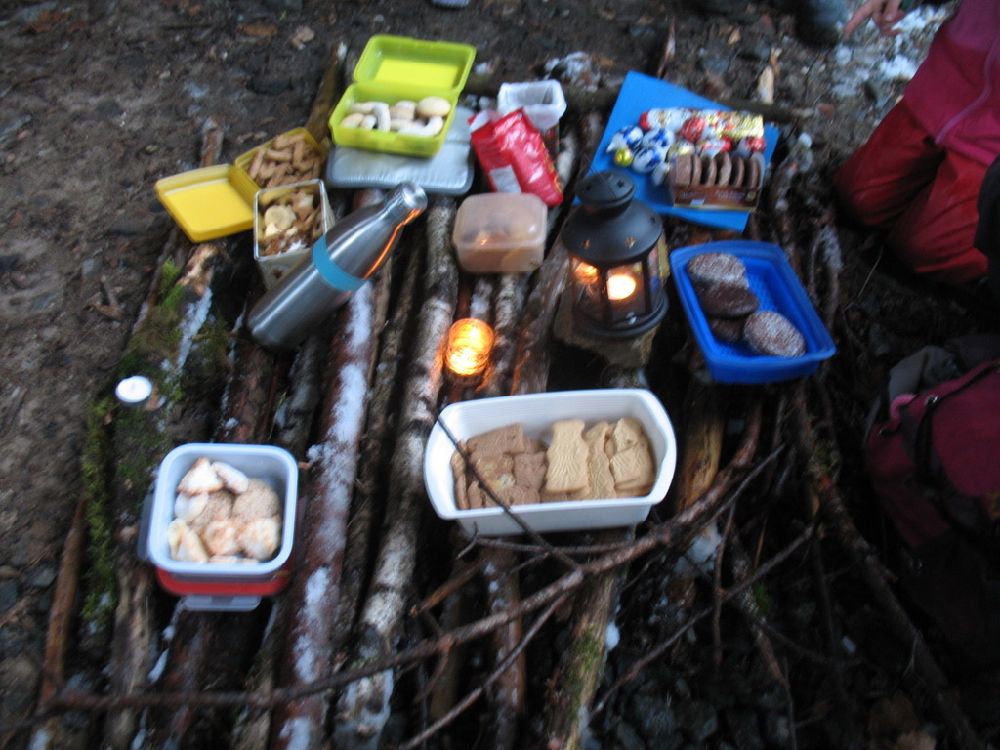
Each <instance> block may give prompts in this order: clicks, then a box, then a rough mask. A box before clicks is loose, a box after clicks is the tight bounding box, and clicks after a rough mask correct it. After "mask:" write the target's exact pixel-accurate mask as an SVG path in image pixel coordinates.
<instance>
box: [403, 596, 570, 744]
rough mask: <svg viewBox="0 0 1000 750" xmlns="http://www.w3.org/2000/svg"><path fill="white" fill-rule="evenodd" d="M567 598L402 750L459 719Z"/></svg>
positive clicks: (553, 605)
mask: <svg viewBox="0 0 1000 750" xmlns="http://www.w3.org/2000/svg"><path fill="white" fill-rule="evenodd" d="M565 599H566V595H565V594H564V595H563V596H560V597H559V598H558V599H556V600H555V601H554V602H552V603H551V604H550V605H549V606H548V607H547V608H546V609H545V611H544V612H542V613H541V614H540V615H539V616H538V617H537V618H535V621H534V622H533V623H532V624H531V627H530V628H529V629H528V632H527V633H525V634H524V637H523V638H521V641H520V643H518V644H517V647H516V648H514V649H513V650H512V651H511V652H510V653H509V654H507V656H506V657H504V659H503V660H502V661H501V662H500V663H499V664H497V666H496V669H494V670H493V671H492V672H491V673H490V676H489V677H487V678H486V680H485V681H484V682H483V684H482V685H480V686H479V687H477V688H476V689H475V690H473V691H472V692H470V693H469V694H468V695H466V696H465V697H464V698H463V699H462V700H461V701H459V702H458V703H457V704H456V705H455V706H454V708H452V709H451V711H449V712H448V713H446V714H445V715H444V716H442V717H441V718H440V719H438V720H437V721H436V722H434V723H433V724H431V726H429V727H428V728H427V729H426V730H424V731H423V732H421V733H420V734H418V735H417V736H416V737H414V738H412V739H410V740H408V741H407V742H404V743H403V744H402V745H400V750H412V748H414V747H416V746H417V745H419V744H420V743H421V742H425V741H426V740H428V739H429V738H431V737H433V736H434V735H435V734H437V733H438V732H439V731H441V730H442V729H443V728H444V727H446V726H448V725H449V724H451V722H453V721H454V720H455V719H457V718H458V717H459V716H460V715H461V714H462V713H464V712H465V711H467V710H468V709H469V708H470V707H471V706H472V705H473V704H474V703H475V702H476V701H477V700H479V698H480V696H482V694H483V691H485V690H486V689H487V688H488V687H490V685H492V684H493V683H494V682H496V681H497V680H499V679H500V677H501V676H502V675H503V673H504V672H506V671H507V669H508V668H510V665H511V664H513V663H514V661H515V660H516V659H517V658H518V657H519V656H520V655H521V652H522V651H524V649H525V648H526V647H527V645H528V644H529V643H531V641H532V640H533V639H534V637H535V636H536V635H538V631H539V630H541V629H542V625H544V624H545V623H546V621H548V619H549V618H550V617H552V615H553V614H554V613H555V611H556V610H557V609H559V607H560V605H561V604H562V603H563V601H565Z"/></svg>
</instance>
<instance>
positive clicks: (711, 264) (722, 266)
mask: <svg viewBox="0 0 1000 750" xmlns="http://www.w3.org/2000/svg"><path fill="white" fill-rule="evenodd" d="M687 272H688V276H690V277H691V281H692V282H694V283H696V284H716V283H724V284H735V285H736V286H743V287H746V286H749V284H748V283H747V269H746V266H745V265H743V261H742V260H740V259H739V258H738V257H736V256H735V255H733V254H732V253H702V254H701V255H696V256H694V257H693V258H692V259H691V260H689V261H688V264H687Z"/></svg>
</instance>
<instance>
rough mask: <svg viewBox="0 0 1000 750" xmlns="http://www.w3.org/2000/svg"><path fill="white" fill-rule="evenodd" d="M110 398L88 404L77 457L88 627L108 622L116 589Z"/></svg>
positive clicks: (98, 627)
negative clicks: (84, 526)
mask: <svg viewBox="0 0 1000 750" xmlns="http://www.w3.org/2000/svg"><path fill="white" fill-rule="evenodd" d="M113 408H114V407H113V403H112V399H111V398H108V397H105V398H102V399H99V400H98V401H97V402H96V403H94V404H92V405H91V406H90V409H89V411H88V413H87V431H86V435H85V439H84V443H83V454H82V457H81V475H82V485H83V486H82V491H83V495H84V504H85V505H84V507H85V511H84V517H85V519H86V524H87V538H88V544H87V562H86V565H87V567H86V572H85V573H84V579H83V585H84V599H83V609H82V612H81V614H82V617H83V620H84V624H85V626H86V627H87V628H88V629H96V630H106V629H107V628H109V627H110V625H111V618H112V615H113V614H114V610H115V602H116V594H117V589H116V586H115V568H114V535H113V533H112V519H111V514H110V508H111V495H110V486H109V484H108V451H109V449H110V442H109V432H108V424H109V421H110V417H111V414H112V411H113Z"/></svg>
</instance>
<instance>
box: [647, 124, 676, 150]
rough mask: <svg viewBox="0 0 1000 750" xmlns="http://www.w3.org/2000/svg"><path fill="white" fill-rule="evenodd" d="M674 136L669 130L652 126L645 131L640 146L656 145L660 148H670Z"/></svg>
mask: <svg viewBox="0 0 1000 750" xmlns="http://www.w3.org/2000/svg"><path fill="white" fill-rule="evenodd" d="M676 139H677V138H676V136H675V135H674V134H673V132H671V131H669V130H663V129H662V128H653V129H652V130H649V131H647V132H646V134H645V135H644V136H643V137H642V147H643V148H655V147H657V146H659V147H662V148H670V146H672V145H673V144H674V141H675V140H676Z"/></svg>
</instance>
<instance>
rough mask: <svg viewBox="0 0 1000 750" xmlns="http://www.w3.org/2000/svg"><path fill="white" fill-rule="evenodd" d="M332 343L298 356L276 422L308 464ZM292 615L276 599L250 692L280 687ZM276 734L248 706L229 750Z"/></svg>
mask: <svg viewBox="0 0 1000 750" xmlns="http://www.w3.org/2000/svg"><path fill="white" fill-rule="evenodd" d="M327 344H328V341H327V340H326V339H325V338H323V337H322V336H319V335H314V336H310V337H309V338H308V339H306V341H305V343H304V344H303V345H302V348H300V349H299V351H298V353H297V354H296V355H295V362H294V364H293V365H292V370H291V373H290V375H289V381H290V382H289V387H288V392H289V395H288V398H287V399H286V401H285V402H284V406H283V408H282V409H279V411H278V413H276V414H275V417H274V434H275V436H276V437H275V442H276V443H277V444H278V445H280V446H281V447H282V448H284V449H285V450H287V451H288V452H289V453H291V454H292V455H293V456H295V457H296V458H297V459H299V460H300V461H302V460H304V459H305V452H306V446H307V444H308V442H309V438H310V436H311V434H312V425H313V420H314V417H315V412H316V408H317V406H318V405H319V401H320V399H321V398H322V393H320V388H321V386H322V383H321V379H322V378H321V373H320V370H321V368H322V365H323V364H325V362H326V351H327ZM287 611H288V606H287V596H286V595H285V594H282V595H280V596H278V597H275V599H274V602H273V603H272V606H271V613H270V617H269V619H268V622H267V625H266V626H265V628H264V637H263V639H262V640H261V644H260V648H258V649H257V653H256V654H255V655H254V661H253V664H252V665H251V667H250V670H249V672H248V674H247V677H246V680H245V681H244V687H245V688H246V689H247V690H248V691H249V692H260V691H270V690H272V689H273V688H274V686H275V683H276V681H277V676H278V664H277V662H278V657H279V656H280V653H279V651H280V645H281V644H282V643H284V640H285V630H286V627H285V625H286V620H287ZM270 735H271V711H270V710H268V709H260V708H252V707H250V706H247V707H245V708H244V709H243V710H241V711H240V712H239V714H238V715H237V717H236V720H235V722H234V724H233V727H232V730H231V732H230V737H229V743H228V746H229V747H230V748H232V750H265V749H266V748H267V746H268V741H269V740H270Z"/></svg>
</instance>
